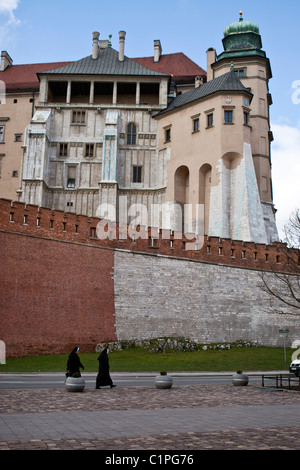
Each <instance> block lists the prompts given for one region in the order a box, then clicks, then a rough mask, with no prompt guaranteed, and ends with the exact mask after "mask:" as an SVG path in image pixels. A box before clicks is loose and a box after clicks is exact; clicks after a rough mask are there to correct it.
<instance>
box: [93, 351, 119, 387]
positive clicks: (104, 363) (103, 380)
mask: <svg viewBox="0 0 300 470" xmlns="http://www.w3.org/2000/svg"><path fill="white" fill-rule="evenodd" d="M98 361H99V372H98V375H97V379H96V388H97V389H99V388H100V386H102V387H103V386H105V385H109V386H110V388H113V387H116V385H114V384H113V382H112V380H111V377H110V375H109V361H108V348H105V349H103V351H102V353H101V354H100V356H99V357H98Z"/></svg>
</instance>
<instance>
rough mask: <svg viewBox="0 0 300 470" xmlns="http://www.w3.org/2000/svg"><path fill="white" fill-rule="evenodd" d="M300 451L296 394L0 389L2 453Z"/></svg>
mask: <svg viewBox="0 0 300 470" xmlns="http://www.w3.org/2000/svg"><path fill="white" fill-rule="evenodd" d="M5 449H11V450H16V449H70V450H73V449H74V450H75V449H76V450H77V449H101V450H103V449H104V450H152V449H153V450H186V451H192V450H201V449H226V450H229V449H231V450H233V449H248V450H257V449H290V450H297V449H300V392H299V391H288V390H284V391H276V390H275V389H274V390H273V389H262V388H261V387H260V386H259V385H248V386H247V387H233V386H232V385H197V386H176V387H175V386H173V388H172V389H170V390H157V389H156V388H155V387H153V388H152V387H128V388H120V389H118V388H115V389H101V390H94V389H86V391H85V392H84V393H68V392H66V391H65V390H58V389H55V390H33V391H29V390H28V391H18V390H13V391H4V390H2V391H1V390H0V450H5Z"/></svg>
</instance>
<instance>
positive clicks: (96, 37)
mask: <svg viewBox="0 0 300 470" xmlns="http://www.w3.org/2000/svg"><path fill="white" fill-rule="evenodd" d="M99 36H100V33H98V32H97V31H95V32H94V33H93V55H92V57H93V59H97V58H98V51H99Z"/></svg>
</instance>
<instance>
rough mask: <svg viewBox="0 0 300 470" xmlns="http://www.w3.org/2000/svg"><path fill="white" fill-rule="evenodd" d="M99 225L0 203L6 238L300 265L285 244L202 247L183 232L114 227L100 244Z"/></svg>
mask: <svg viewBox="0 0 300 470" xmlns="http://www.w3.org/2000/svg"><path fill="white" fill-rule="evenodd" d="M99 222H101V219H99V218H95V217H88V216H85V215H77V214H74V213H70V212H63V211H59V210H52V209H49V208H45V207H38V206H36V205H31V204H25V203H22V202H15V201H10V200H7V199H0V230H1V231H4V232H12V233H16V234H21V235H27V236H34V237H37V238H46V239H53V240H58V241H64V242H69V243H80V244H85V245H92V246H95V247H99V248H107V249H112V250H114V249H122V250H126V251H132V252H137V253H148V254H151V255H160V256H162V255H163V256H167V257H175V258H183V259H189V260H194V261H198V262H204V263H209V264H219V265H226V266H233V267H242V268H246V269H255V270H258V271H260V270H261V271H272V272H285V273H293V266H292V264H291V263H290V258H291V257H292V258H293V259H294V262H295V261H296V263H298V262H299V260H298V259H297V260H295V256H296V254H295V251H294V250H293V251H289V250H288V249H287V246H286V244H285V243H282V242H275V243H273V244H272V245H264V244H257V243H253V242H243V241H241V240H230V239H220V238H218V237H206V236H205V237H204V238H203V240H202V242H201V245H202V246H201V247H200V246H199V244H198V242H197V240H195V239H190V238H189V237H186V236H184V235H183V234H181V233H178V232H175V233H174V232H171V231H169V230H161V229H155V228H149V227H148V228H144V227H139V228H136V229H135V232H134V233H132V231H130V228H129V226H126V227H124V226H119V225H118V224H113V225H112V226H111V227H112V228H113V231H114V234H113V236H112V234H111V233H110V232H109V230H108V231H107V237H106V238H101V239H100V238H99V237H98V235H97V233H98V230H97V227H98V224H99ZM102 222H103V221H102ZM102 233H103V231H102ZM187 246H188V249H187Z"/></svg>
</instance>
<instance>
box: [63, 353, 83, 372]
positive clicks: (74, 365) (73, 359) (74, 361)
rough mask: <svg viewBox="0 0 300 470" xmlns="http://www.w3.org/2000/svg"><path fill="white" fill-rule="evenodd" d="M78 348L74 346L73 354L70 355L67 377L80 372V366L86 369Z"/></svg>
mask: <svg viewBox="0 0 300 470" xmlns="http://www.w3.org/2000/svg"><path fill="white" fill-rule="evenodd" d="M77 351H78V348H77V347H76V348H74V349H73V351H72V352H71V354H70V355H69V357H68V362H67V373H66V376H67V377H72V375H73V374H75V373H76V374H79V375H81V374H80V370H79V369H80V368H81V369H84V367H83V365H82V364H81V362H80V359H79V356H78V354H77Z"/></svg>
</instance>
